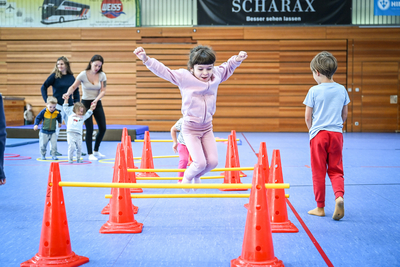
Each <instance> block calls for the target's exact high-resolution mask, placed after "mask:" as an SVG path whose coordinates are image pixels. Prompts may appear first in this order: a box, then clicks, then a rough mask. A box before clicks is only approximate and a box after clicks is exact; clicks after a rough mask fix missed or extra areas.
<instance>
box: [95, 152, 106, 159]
mask: <svg viewBox="0 0 400 267" xmlns="http://www.w3.org/2000/svg"><path fill="white" fill-rule="evenodd" d="M93 155H94V156H95V157H96V158H98V159H101V158H105V157H106V156H104V155H103V154H101V153H100V152H98V151H97V152H96V151H94V152H93Z"/></svg>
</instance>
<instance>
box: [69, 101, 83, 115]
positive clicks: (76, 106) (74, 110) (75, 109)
mask: <svg viewBox="0 0 400 267" xmlns="http://www.w3.org/2000/svg"><path fill="white" fill-rule="evenodd" d="M80 108H83V113H85V112H86V107H85V105H84V104H83V103H82V102H75V104H74V107H73V108H72V111H73V112H74V113H76V111H77V110H79V109H80Z"/></svg>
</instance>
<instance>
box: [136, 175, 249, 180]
mask: <svg viewBox="0 0 400 267" xmlns="http://www.w3.org/2000/svg"><path fill="white" fill-rule="evenodd" d="M239 176H240V177H243V175H239ZM200 178H201V179H202V180H203V179H220V178H225V176H223V175H221V176H202V177H200ZM182 179H183V177H136V180H182Z"/></svg>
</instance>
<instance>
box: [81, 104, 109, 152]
mask: <svg viewBox="0 0 400 267" xmlns="http://www.w3.org/2000/svg"><path fill="white" fill-rule="evenodd" d="M92 101H93V100H82V104H83V105H85V107H86V109H87V110H89V108H90V104H91V103H92ZM93 117H94V118H95V120H96V122H97V126H98V127H99V131H98V133H97V135H96V142H95V143H94V151H99V147H100V143H101V141H102V140H103V137H104V134H105V133H106V116H105V114H104V110H103V105H102V104H101V100H99V101H98V102H97V105H96V109H95V110H93V115H92V116H90V117H89V118H88V119H87V120H86V121H85V126H86V137H85V140H86V148H87V152H88V154H89V155H90V154H93V150H92V136H93Z"/></svg>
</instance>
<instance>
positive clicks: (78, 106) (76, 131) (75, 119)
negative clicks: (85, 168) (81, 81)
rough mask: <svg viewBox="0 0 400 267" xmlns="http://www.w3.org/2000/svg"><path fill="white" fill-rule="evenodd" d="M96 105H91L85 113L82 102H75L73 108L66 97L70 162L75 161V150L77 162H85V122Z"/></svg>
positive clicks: (65, 108) (64, 106) (65, 109)
mask: <svg viewBox="0 0 400 267" xmlns="http://www.w3.org/2000/svg"><path fill="white" fill-rule="evenodd" d="M95 108H96V105H91V106H90V109H89V110H88V111H87V112H86V113H85V110H86V108H85V105H83V104H82V103H81V102H75V104H74V106H73V108H72V110H71V107H69V105H68V98H66V99H64V105H63V109H64V112H65V114H67V116H68V123H67V142H68V162H69V163H73V162H74V159H73V157H74V152H75V151H76V162H77V163H83V161H82V159H81V155H82V129H83V123H84V122H85V120H86V119H88V118H89V117H90V116H92V114H93V110H94V109H95Z"/></svg>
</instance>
